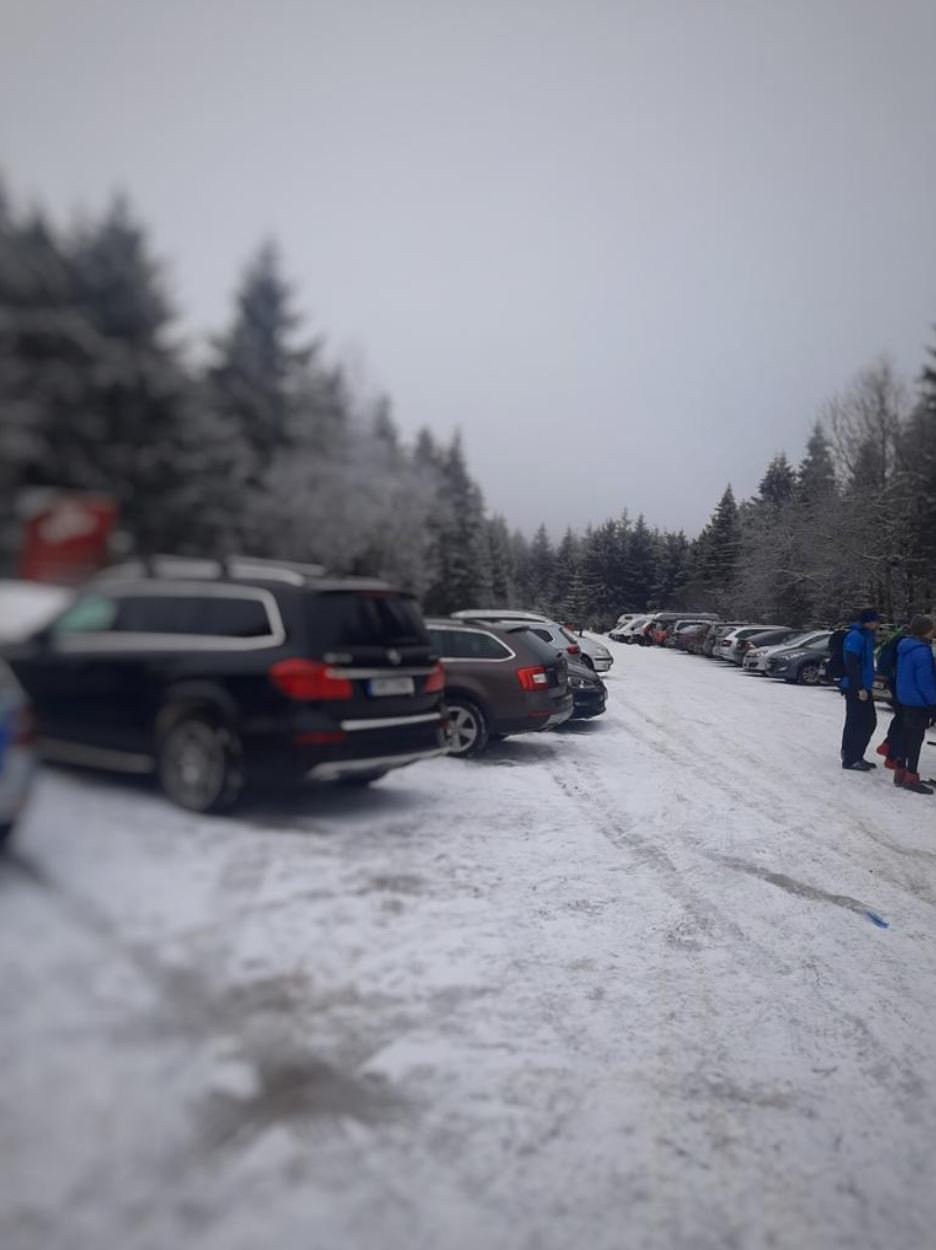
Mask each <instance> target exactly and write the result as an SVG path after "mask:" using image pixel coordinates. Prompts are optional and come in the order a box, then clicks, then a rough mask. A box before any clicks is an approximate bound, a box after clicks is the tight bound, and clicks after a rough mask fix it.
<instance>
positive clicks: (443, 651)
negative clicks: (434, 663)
mask: <svg viewBox="0 0 936 1250" xmlns="http://www.w3.org/2000/svg"><path fill="white" fill-rule="evenodd" d="M428 632H429V641H430V642H431V643H432V649H433V651H434V652H435V653H436V655H438V656H440V657H441V658H442V659H443V660H452V659H454V658H455V650H454V647H455V643H454V641H453V640H454V635H455V631H454V630H453V629H430V630H429V631H428Z"/></svg>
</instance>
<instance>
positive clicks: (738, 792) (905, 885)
mask: <svg viewBox="0 0 936 1250" xmlns="http://www.w3.org/2000/svg"><path fill="white" fill-rule="evenodd" d="M616 704H617V706H618V707H619V708H620V707H621V706H622V705H623V707H624V708H625V709H626V710H627V711H628V712H629V713H631V716H632V717H633V718H634V719H633V720H630V721H628V720H625V719H624V718H623V717H620V716H617V717H614V719H615V720H616V721H617V723H619V724H620V725H621V726H622V728H625V729H626V730H627V732H628V733H630V734H631V735H632V736H633V737H635V738H637V739H638V740H639V741H641V742H642V743H643V744H644V745H645V746H647V747H648V748H650V749H651V750H653V751H655V752H657V753H658V754H662V755H664V756H666V757H667V758H668V759H670V760H672V762H673V763H674V764H676V765H678V767H679V768H680V769H681V770H682V771H683V772H688V773H691V774H692V775H693V776H694V777H696V778H697V779H698V780H700V781H702V782H703V783H704V784H705V785H706V786H707V787H709V788H713V789H715V790H716V791H717V792H720V793H722V794H726V795H728V797H729V798H731V799H732V800H733V801H734V802H736V803H738V804H739V805H741V806H743V807H745V808H747V809H748V810H749V811H751V812H752V813H754V814H755V815H757V816H759V817H761V818H763V819H765V820H768V821H770V823H771V824H773V825H774V826H776V827H777V828H779V829H782V830H783V832H784V833H785V834H788V835H789V834H799V835H800V836H801V837H806V834H807V832H808V831H805V830H803V828H802V820H801V819H797V818H796V816H795V815H794V813H793V812H792V811H791V809H790V800H789V794H788V793H786V792H785V791H784V790H782V789H781V788H779V787H778V786H777V785H776V784H775V783H774V782H773V781H772V779H771V775H770V773H769V772H768V771H767V769H766V768H765V766H764V761H763V759H762V758H760V757H758V756H756V755H754V754H753V753H752V752H750V751H746V750H745V749H744V748H738V747H737V746H736V744H735V743H732V749H731V752H722V753H720V754H718V755H715V754H713V753H712V752H711V751H709V750H708V749H706V748H705V747H701V746H699V744H698V743H696V742H694V743H693V751H694V757H690V756H684V755H681V754H679V753H678V752H677V751H675V750H674V749H673V748H672V747H670V746H669V745H667V744H666V743H665V742H662V741H660V740H659V739H658V738H657V737H656V736H655V735H651V734H648V733H647V732H646V729H645V726H646V725H651V726H653V728H654V729H657V730H659V731H660V732H661V733H669V732H671V727H670V726H669V725H667V724H666V723H665V722H663V721H661V720H659V719H658V718H656V717H654V716H652V715H650V714H648V713H647V712H646V711H644V709H643V708H638V707H635V706H634V705H633V704H631V703H629V702H628V701H627V699H624V698H622V699H619V700H616ZM712 728H713V729H714V728H716V726H715V725H714V724H713V725H712ZM740 759H744V760H746V761H747V762H748V763H749V764H751V765H752V766H754V767H755V768H756V769H757V782H758V787H759V789H760V790H761V792H762V793H763V794H764V795H765V797H766V799H767V800H768V801H761V800H758V799H756V798H755V797H754V796H752V794H751V792H750V785H749V783H748V782H747V779H746V778H743V777H742V775H741V773H740V770H739V760H740ZM697 761H702V763H701V764H700V763H699V762H697ZM727 768H730V769H732V770H733V772H734V779H733V780H731V781H729V780H728V779H727V778H726V777H725V771H726V769H727ZM713 770H717V772H718V782H717V785H716V784H715V783H713V781H712V772H713ZM836 797H837V798H838V797H839V796H836ZM815 802H816V804H817V806H818V807H819V808H820V809H821V811H820V812H819V813H818V814H817V815H818V819H822V814H823V812H824V813H825V814H826V815H827V816H828V817H829V818H830V819H832V820H834V821H838V820H839V819H840V818H841V808H840V807H839V806H837V805H836V803H835V802H833V801H831V800H829V799H825V798H823V797H821V796H816V798H815ZM847 816H848V820H849V823H850V825H851V826H852V827H853V828H855V829H856V830H858V831H859V832H860V833H862V834H863V835H864V836H865V837H867V838H868V839H869V840H870V841H872V842H874V843H875V844H877V845H879V846H883V847H885V848H886V849H888V850H891V851H894V852H896V853H897V854H899V855H901V856H905V857H911V858H913V859H923V860H931V861H936V852H934V851H927V850H925V849H921V848H913V847H906V846H901V845H900V844H899V843H896V842H893V841H892V840H891V839H889V838H887V837H885V836H884V835H882V834H880V833H878V832H877V831H876V830H875V829H873V828H872V827H871V826H870V825H869V824H868V823H867V821H866V820H865V819H864V818H863V816H862V815H860V814H859V813H858V812H857V811H856V810H855V809H854V806H853V805H851V804H849V806H848V809H847ZM807 846H808V847H809V848H810V849H815V843H814V842H813V841H812V840H809V839H808V838H807ZM698 849H699V850H700V852H701V853H705V852H704V848H698ZM834 849H835V851H836V853H837V854H839V855H841V856H842V857H843V858H845V859H847V860H848V861H849V862H851V863H852V864H856V865H857V866H858V867H864V866H865V865H864V864H863V863H862V861H861V860H860V858H859V857H858V856H857V855H856V854H855V853H854V852H852V851H850V850H849V849H848V847H847V846H844V845H842V844H841V843H839V844H837V845H836V846H835V848H834ZM876 872H877V874H878V876H880V877H881V878H883V879H884V880H885V881H887V882H888V883H889V884H890V885H892V886H895V887H896V888H897V889H899V890H901V891H906V892H908V893H910V894H912V895H913V897H914V898H916V899H918V900H919V901H920V902H923V903H926V904H927V905H929V906H930V907H936V897H934V895H933V891H932V889H931V888H930V887H929V886H928V884H927V882H926V881H923V880H919V879H913V878H909V879H908V878H906V877H899V876H894V875H893V874H892V873H890V872H887V871H885V870H884V869H883V868H882V867H881V866H880V865H877V867H876ZM869 910H874V909H873V908H869Z"/></svg>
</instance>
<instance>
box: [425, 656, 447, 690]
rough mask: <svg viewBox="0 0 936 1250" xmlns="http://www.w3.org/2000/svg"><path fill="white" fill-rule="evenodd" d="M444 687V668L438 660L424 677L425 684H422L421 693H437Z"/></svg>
mask: <svg viewBox="0 0 936 1250" xmlns="http://www.w3.org/2000/svg"><path fill="white" fill-rule="evenodd" d="M444 689H445V669H444V668H443V667H442V664H441V661H440V662H439V663H438V664H436V666H435V668H434V669H433V670H432V672H431V673H430V674H429V676H428V677H427V678H426V684H425V686H423V694H439V693H441V691H443V690H444Z"/></svg>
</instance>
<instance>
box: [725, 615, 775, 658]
mask: <svg viewBox="0 0 936 1250" xmlns="http://www.w3.org/2000/svg"><path fill="white" fill-rule="evenodd" d="M770 628H771V626H770V625H738V626H736V627H735V628H734V629H729V630H728V632H727V634H723V635H722V636H721V638H719V640H718V642H717V643H716V645H715V648H714V651H713V655H714V656H715V658H716V659H717V660H730V662H731V663H732V664H740V663H741V661H740V660H739V659H738V651H737V643H739V642H742V641H743V640H744V639H745V638H750V637H751V635H752V634H765V633H766V632H767V630H768V629H770Z"/></svg>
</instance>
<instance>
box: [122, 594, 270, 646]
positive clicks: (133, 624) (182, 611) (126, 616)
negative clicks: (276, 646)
mask: <svg viewBox="0 0 936 1250" xmlns="http://www.w3.org/2000/svg"><path fill="white" fill-rule="evenodd" d="M120 628H121V630H122V631H125V632H128V633H134V634H186V635H194V636H198V637H210V638H263V637H266V636H267V635H268V634H269V633H270V632H271V630H270V620H269V617H268V615H267V611H266V608H265V607H264V605H263V604H262V603H261V602H260V600H259V599H254V598H250V597H246V596H245V597H244V598H238V597H236V596H233V595H231V596H228V595H223V596H220V595H219V596H216V595H155V594H154V595H129V596H127V597H126V598H125V599H124V600H123V603H122V605H121V611H120Z"/></svg>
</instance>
